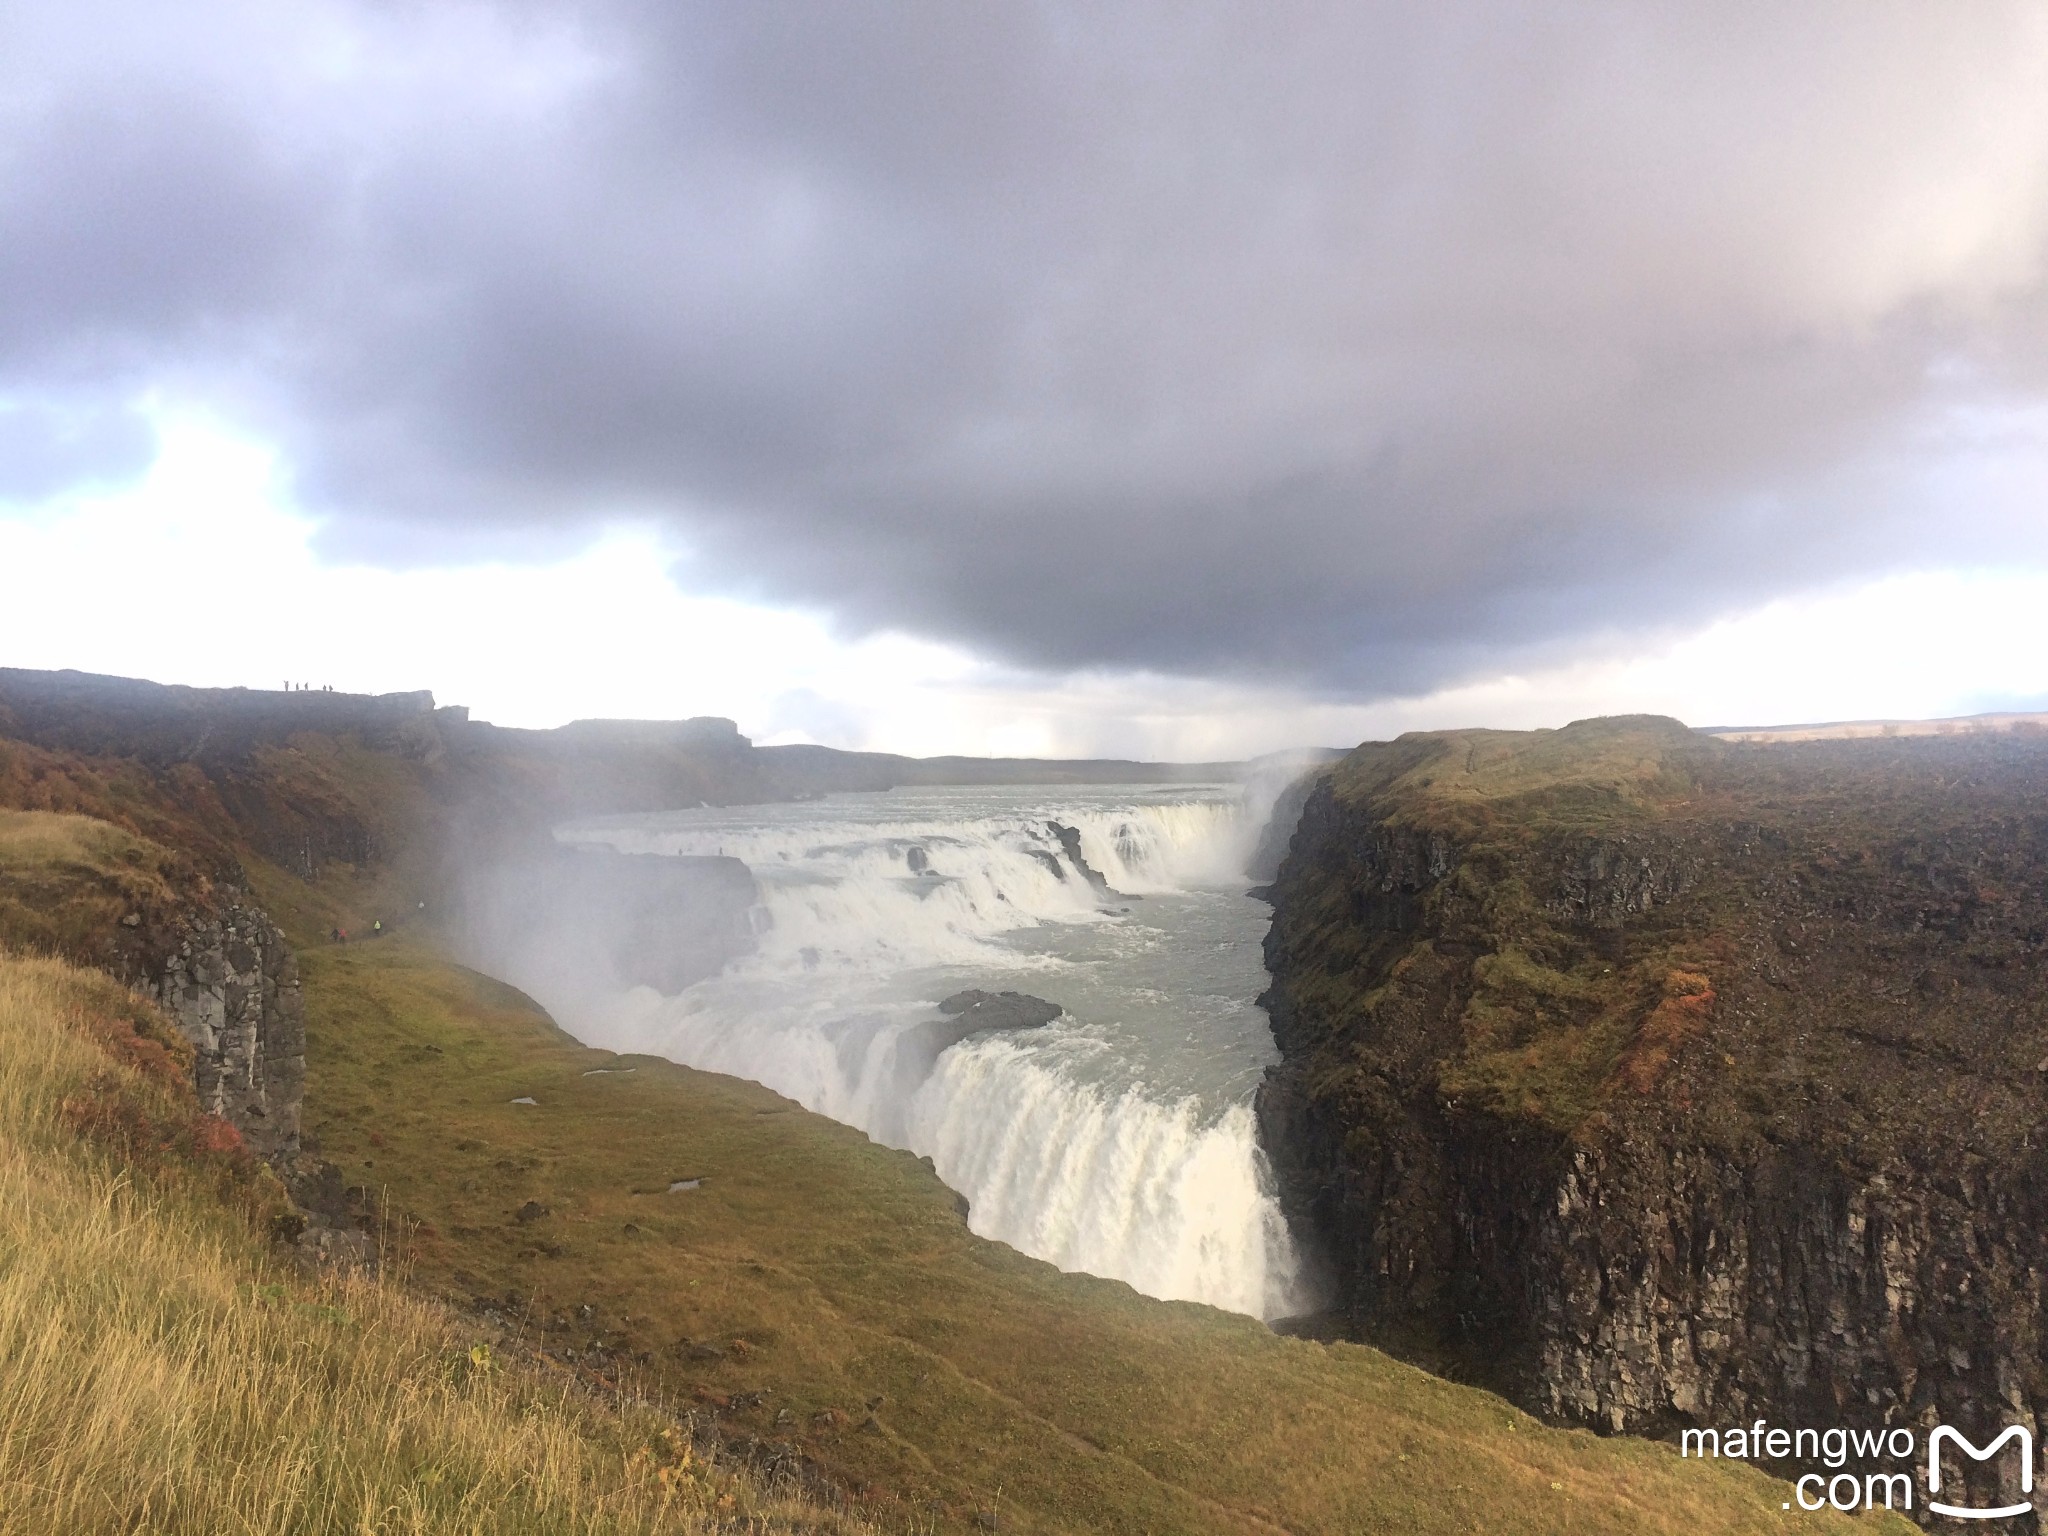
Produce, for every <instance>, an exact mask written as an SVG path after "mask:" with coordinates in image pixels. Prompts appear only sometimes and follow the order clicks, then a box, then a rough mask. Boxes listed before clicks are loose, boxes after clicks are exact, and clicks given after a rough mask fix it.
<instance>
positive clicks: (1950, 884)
mask: <svg viewBox="0 0 2048 1536" xmlns="http://www.w3.org/2000/svg"><path fill="white" fill-rule="evenodd" d="M1274 897H1275V901H1276V915H1275V920H1274V924H1273V928H1272V931H1271V934H1270V937H1269V939H1268V941H1267V958H1268V964H1269V967H1270V968H1271V970H1272V973H1273V977H1274V982H1273V986H1272V989H1271V991H1270V993H1269V994H1268V997H1267V1002H1268V1005H1269V1007H1270V1009H1271V1013H1272V1017H1273V1024H1274V1032H1275V1036H1276V1039H1277V1042H1278V1044H1279V1047H1280V1051H1281V1054H1282V1061H1281V1062H1280V1064H1279V1065H1277V1066H1275V1067H1274V1068H1272V1069H1270V1072H1269V1077H1268V1080H1267V1082H1266V1083H1265V1085H1264V1087H1263V1089H1262V1092H1261V1095H1260V1101H1259V1109H1260V1115H1261V1121H1262V1128H1263V1131H1264V1134H1265V1139H1266V1144H1267V1147H1268V1149H1269V1152H1270V1153H1271V1155H1272V1156H1273V1159H1274V1162H1275V1165H1276V1169H1277V1172H1278V1174H1279V1177H1280V1179H1281V1182H1282V1185H1283V1190H1284V1197H1285V1199H1286V1201H1287V1203H1288V1206H1289V1209H1290V1214H1291V1215H1292V1217H1293V1218H1294V1219H1295V1221H1296V1222H1297V1224H1298V1225H1299V1226H1301V1227H1302V1228H1303V1229H1305V1230H1306V1231H1308V1232H1310V1233H1312V1234H1313V1235H1314V1237H1315V1239H1316V1241H1317V1242H1318V1243H1319V1244H1320V1245H1321V1247H1322V1248H1323V1250H1324V1253H1325V1256H1326V1258H1327V1260H1328V1262H1329V1263H1330V1265H1331V1267H1332V1269H1333V1271H1334V1282H1335V1289H1336V1293H1337V1302H1336V1308H1335V1311H1334V1314H1333V1316H1332V1317H1331V1318H1330V1319H1328V1320H1327V1321H1328V1322H1329V1323H1330V1325H1332V1326H1333V1328H1334V1329H1335V1330H1336V1331H1341V1332H1344V1333H1347V1334H1349V1335H1350V1336H1352V1337H1355V1338H1360V1339H1367V1340H1371V1341H1374V1342H1377V1343H1380V1344H1383V1345H1386V1346H1389V1347H1391V1348H1393V1349H1395V1350H1396V1351H1397V1352H1401V1353H1405V1354H1407V1355H1409V1356H1410V1357H1411V1358H1415V1359H1418V1360H1420V1361H1422V1362H1423V1363H1426V1364H1430V1365H1433V1366H1435V1367H1437V1368H1439V1369H1444V1370H1447V1371H1449V1372H1450V1373H1452V1374H1456V1375H1461V1376H1464V1377H1466V1378H1467V1379H1472V1380H1477V1381H1483V1382H1485V1383H1487V1384H1488V1385H1491V1386H1494V1387H1496V1388H1497V1389H1499V1390H1501V1391H1503V1392H1504V1393H1506V1394H1507V1395H1509V1396H1510V1397H1512V1398H1514V1399H1515V1400H1517V1401H1519V1402H1521V1403H1522V1404H1524V1405H1525V1406H1527V1407H1529V1408H1530V1409H1532V1410H1533V1411H1535V1412H1538V1413H1540V1414H1542V1415H1544V1416H1546V1417H1548V1418H1551V1419H1553V1420H1562V1421H1567V1422H1578V1423H1584V1424H1590V1425H1593V1426H1596V1427H1598V1428H1601V1429H1604V1430H1610V1431H1622V1430H1626V1431H1631V1432H1648V1433H1660V1432H1669V1431H1671V1430H1674V1429H1677V1428H1679V1427H1682V1426H1686V1425H1702V1426H1715V1425H1729V1424H1734V1423H1747V1422H1749V1421H1751V1420H1753V1419H1755V1418H1758V1417H1762V1418H1767V1419H1769V1420H1770V1421H1771V1422H1772V1423H1776V1424H1800V1425H1831V1424H1846V1425H1851V1426H1873V1427H1874V1426H1877V1425H1880V1424H1883V1425H1909V1426H1914V1427H1916V1428H1918V1427H1921V1426H1931V1425H1933V1424H1936V1423H1941V1422H1948V1423H1954V1424H1958V1425H1966V1426H1976V1427H1978V1428H1980V1429H1983V1430H1989V1429H1990V1428H1991V1427H1992V1426H1994V1425H1997V1424H2003V1423H2011V1422H2017V1423H2022V1424H2025V1425H2027V1426H2028V1427H2029V1428H2030V1429H2031V1430H2033V1431H2034V1432H2035V1433H2036V1434H2037V1435H2038V1433H2039V1432H2040V1429H2041V1427H2042V1426H2041V1414H2042V1411H2043V1409H2044V1408H2048V1369H2044V1367H2048V1361H2044V1341H2048V1333H2044V1329H2043V1313H2042V1305H2043V1299H2044V1298H2043V1289H2042V1277H2043V1275H2044V1273H2048V1219H2044V1218H2048V1185H2044V1180H2043V1174H2044V1173H2048V1154H2044V1147H2048V1134H2044V1133H2048V992H2044V990H2043V988H2042V981H2043V968H2044V954H2048V737H2040V736H2036V735H2031V734H2028V733H2019V734H2013V735H2005V736H1999V737H1982V738H1979V737H1941V738H1921V739H1904V740H1897V741H1882V742H1866V741H1853V742H1851V741H1842V742H1834V741H1813V742H1802V743H1796V744H1773V745H1768V746H1745V745H1736V744H1729V743H1725V742H1720V741H1716V740H1713V739H1710V738H1707V737H1703V736H1701V735H1698V734H1696V733H1694V732H1692V731H1690V730H1688V729H1686V728H1685V727H1684V726H1682V725H1680V724H1679V723H1678V722H1676V721H1673V720H1665V719H1659V718H1653V717H1629V718H1620V719H1610V720H1593V721H1583V722H1579V723H1577V724H1574V725H1572V726H1568V727H1566V728H1565V729H1563V730H1559V731H1547V732H1532V733H1513V732H1491V731H1463V732H1446V733H1440V734H1427V735H1411V736H1404V737H1402V738H1401V739H1400V740H1398V741H1395V742H1391V743H1384V744H1371V745H1368V746H1365V747H1361V748H1360V749H1359V750H1358V751H1356V752H1354V753H1353V754H1352V755H1351V756H1350V757H1349V758H1347V759H1346V760H1345V761H1344V762H1342V763H1341V764H1339V765H1338V766H1337V767H1336V768H1335V769H1333V770H1332V771H1331V772H1330V773H1329V775H1328V776H1327V777H1326V778H1325V779H1323V780H1322V781H1321V782H1319V783H1318V785H1317V786H1316V788H1315V789H1314V791H1313V792H1312V793H1311V795H1310V796H1309V799H1308V802H1307V804H1306V806H1305V808H1304V811H1303V815H1302V819H1301V823H1300V826H1299V828H1298V830H1297V832H1296V835H1295V838H1294V841H1293V844H1292V847H1291V850H1290V852H1289V854H1288V857H1287V859H1286V861H1285V863H1284V865H1283V867H1282V869H1281V871H1280V874H1279V876H1278V879H1277V882H1276V885H1275V887H1274ZM1967 1470H1968V1472H1969V1474H1970V1475H1971V1476H1972V1477H1974V1478H1980V1479H1983V1478H1990V1477H1991V1476H1993V1474H1992V1473H1991V1472H1990V1471H1988V1470H1987V1469H1985V1468H1980V1467H1977V1466H1975V1465H1972V1466H1971V1467H1970V1468H1968V1469H1967ZM2010 1470H2011V1469H2009V1468H2007V1469H2003V1471H2004V1472H2010ZM1984 1491H1985V1492H1987V1493H1988V1492H1992V1491H1994V1489H1993V1488H1992V1487H1987V1488H1986V1489H1985V1490H1984ZM1919 1502H1920V1504H1921V1507H1924V1503H1925V1500H1924V1489H1923V1490H1922V1498H1921V1499H1920V1501H1919Z"/></svg>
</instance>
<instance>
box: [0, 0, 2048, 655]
mask: <svg viewBox="0 0 2048 1536" xmlns="http://www.w3.org/2000/svg"><path fill="white" fill-rule="evenodd" d="M273 9H277V8H273ZM128 14H129V13H128V12H125V11H123V10H122V9H121V8H119V7H114V8H110V9H106V10H101V11H91V10H80V11H79V12H78V13H77V15H78V17H79V18H80V19H79V20H78V21H77V22H76V23H75V25H74V27H73V29H72V31H71V32H70V33H59V32H50V31H46V32H45V33H42V34H39V35H38V36H37V37H35V38H30V39H27V40H26V43H28V44H32V45H33V46H24V47H22V48H20V49H17V50H16V51H15V53H16V57H17V58H18V59H20V60H21V61H22V62H20V63H18V64H17V66H16V68H18V69H20V70H22V71H23V72H24V74H26V73H28V72H30V71H35V72H37V76H38V78H40V79H44V80H55V81H57V82H58V87H57V88H55V89H44V90H42V91H41V92H40V93H27V94H23V93H19V92H17V93H16V95H15V97H14V98H13V99H16V100H30V99H33V100H34V101H35V102H36V103H37V104H36V105H34V106H32V107H29V108H20V107H17V108H16V109H14V111H13V113H12V115H11V116H10V117H7V118H5V119H0V136H4V137H0V143H4V145H5V151H4V158H0V219H4V223H0V230H4V231H5V233H4V234H0V295H11V296H12V297H11V298H10V297H0V388H4V389H5V390H7V391H8V392H10V393H12V394H14V395H15V396H17V397H20V396H24V395H30V394H33V393H34V392H36V391H38V390H55V389H58V388H60V387H61V388H64V389H70V390H73V391H76V390H78V389H80V388H85V387H95V386H96V387H99V388H102V389H104V390H105V391H108V392H109V394H110V397H112V396H114V395H117V394H119V393H120V392H124V391H132V390H133V389H134V388H135V387H136V385H137V383H138V381H164V380H168V381H171V382H173V383H175V384H176V385H177V386H178V387H180V388H183V389H187V390H194V391H201V392H206V391H211V392H213V393H214V394H215V395H216V396H217V397H218V398H219V399H221V400H223V401H225V402H227V403H229V404H230V405H231V406H232V408H233V409H234V410H236V411H237V412H238V413H239V414H240V415H242V416H243V417H244V418H245V419H246V420H248V421H250V422H251V423H252V424H253V425H255V426H257V427H258V428H259V429H261V430H263V431H264V432H266V433H267V434H269V435H270V436H272V437H274V438H275V439H276V440H277V441H278V442H279V443H281V444H282V445H283V446H284V447H285V449H286V451H287V454H288V459H289V462H290V464H291V466H292V468H293V471H294V474H295V476H296V484H297V486H298V489H299V493H300V495H301V496H302V497H303V498H304V499H305V500H306V502H307V503H308V505H310V506H313V507H316V508H318V509H320V510H323V511H325V512H327V513H329V514H330V515H331V517H332V521H331V523H330V524H329V527H328V530H327V533H326V540H327V547H328V548H329V549H330V550H331V551H333V552H335V553H337V554H346V555H349V556H351V557H357V558H361V557H368V558H372V559H379V560H385V561H397V562H404V561H409V560H423V559H444V558H456V557H460V556H462V555H463V554H465V553H467V552H471V551H482V550H489V549H512V550H544V549H549V548H557V547H560V545H559V542H558V541H560V540H562V539H563V538H565V537H567V538H573V537H575V536H576V534H577V530H578V529H580V528H583V527H586V526H590V525H593V524H595V523H596V522H597V521H599V520H602V519H605V518H610V517H616V516H620V515H638V516H652V517H658V518H661V519H664V520H667V521H669V522H671V523H672V524H673V525H674V526H675V527H676V528H677V529H678V531H679V533H680V534H681V536H682V537H683V538H684V540H685V541H686V542H687V543H688V544H689V545H690V546H691V548H692V550H693V554H692V556H691V558H690V559H689V560H687V561H686V562H684V563H683V564H682V565H681V566H680V567H679V568H678V576H679V579H681V580H684V581H686V582H689V583H693V584H696V585H699V586H702V587H705V588H712V589H717V590H726V591H745V592H748V593H752V594H756V595H760V596H764V597H769V598H775V599H784V600H790V601H797V602H803V603H807V604H814V605H821V606H824V607H826V608H828V609H830V610H831V611H832V612H834V613H835V614H837V615H838V617H839V619H840V621H841V623H842V624H844V625H845V626H846V627H847V628H848V629H850V630H861V629H866V628H875V627H899V628H906V629H911V630H915V631H920V632H924V633H928V634H934V635H941V636H947V637H953V638H958V639H961V640H964V641H966V642H968V643H970V644H973V645H976V646H978V647H981V648H983V649H985V650H988V651H991V652H993V653H996V654H999V655H1001V656H1003V657H1005V658H1008V659H1010V660H1013V661H1018V662H1022V663H1025V664H1029V665H1040V666H1055V667H1077V666H1108V667H1117V666H1147V667H1152V668H1156V669H1161V670H1168V671H1183V672H1196V673H1201V672H1209V673H1214V672H1232V673H1238V674H1246V675H1256V676H1264V677H1271V678H1277V679H1288V680H1292V681H1296V682H1301V683H1305V684H1308V685H1311V686H1314V687H1317V688H1321V689H1325V690H1329V691H1331V692H1334V693H1338V694H1349V695H1351V696H1359V695H1364V694H1371V693H1378V692H1382V691H1387V690H1394V689H1404V688H1416V687H1422V686H1426V685H1428V684H1430V683H1433V682H1438V681H1442V680H1445V679H1448V678H1451V677H1455V676H1458V675H1460V674H1461V673H1465V672H1469V671H1471V670H1474V669H1477V668H1483V667H1486V666H1492V665H1500V664H1502V663H1503V661H1504V659H1512V658H1515V657H1517V656H1522V657H1526V656H1527V655H1530V654H1535V653H1538V652H1542V651H1544V650H1546V648H1547V649H1550V650H1555V649H1556V648H1559V647H1565V648H1568V647H1569V646H1570V645H1571V644H1572V643H1573V642H1574V641H1575V640H1576V639H1578V638H1581V637H1584V636H1587V635H1589V634H1592V633H1595V632H1602V631H1610V630H1613V629H1617V628H1620V629H1629V628H1642V627H1645V626H1658V625H1671V624H1679V623H1685V622H1691V621H1696V620H1698V619H1701V618H1704V617H1706V616H1708V615H1711V614H1713V613H1715V612H1717V611H1720V610H1723V609H1725V608H1727V607H1728V606H1730V605H1734V604H1739V603H1744V602H1751V601H1756V600H1760V599H1762V598H1765V597H1769V596H1772V595H1776V594H1778V593H1781V592H1785V591H1788V590H1792V589H1794V588H1797V587H1800V586H1802V585H1807V584H1811V583H1814V582H1820V581H1826V580H1831V579H1835V578H1839V577H1842V576H1845V575H1854V574H1857V573H1859V572H1873V571H1879V570H1885V569H1891V568H1897V567H1899V566H1902V565H1908V564H1912V563H1915V562H1928V561H1939V560H1984V559H2039V558H2042V557H2043V555H2044V554H2048V551H2044V550H2043V549H2042V548H2041V547H2040V543H2039V533H2040V529H2039V527H2038V520H2037V519H2030V518H2029V517H2028V516H2024V515H2015V514H2014V512H2013V509H2012V506H2011V505H2009V504H2006V505H1994V504H1991V503H1989V502H1987V503H1985V504H1983V505H1975V504H1972V505H1955V504H1953V503H1952V502H1948V501H1944V500H1942V499H1941V498H1940V496H1939V495H1938V494H1937V492H1936V491H1935V490H1930V489H1929V488H1930V487H1939V485H1940V484H1941V483H1942V479H1941V475H1940V472H1939V471H1940V466H1941V465H1942V464H1943V463H1945V462H1947V461H1948V460H1949V459H1951V458H1953V457H1955V456H1957V455H1964V456H1967V454H1968V453H1969V452H1970V451H1971V449H1970V447H1969V443H1968V441H1967V440H1968V438H1969V430H1968V427H1967V420H1968V417H1969V413H1970V411H1972V410H1973V409H1982V410H1995V409H1999V408H2002V407H2004V406H2007V405H2009V404H2011V403H2013V402H2025V401H2028V400H2032V399H2037V398H2038V397H2039V394H2040V392H2041V390H2042V388H2043V386H2044V384H2048V380H2044V379H2043V377H2042V367H2043V359H2044V358H2048V348H2044V347H2043V345H2042V343H2043V342H2044V341H2048V294H2044V287H2043V267H2042V262H2043V256H2044V237H2048V174H2044V172H2048V106H2044V105H2043V103H2044V102H2048V23H2044V20H2043V18H2042V16H2041V13H2040V12H2038V11H2037V10H2034V9H2032V8H2030V7H2025V6H1994V5H1985V6H1980V7H1973V8H1970V9H1968V10H1963V9H1960V8H1943V7H1932V6H1930V7H1892V8H1885V9H1882V10H1874V9H1872V8H1869V7H1867V6H1862V5H1846V4H1845V5H1835V6H1827V5H1821V6H1810V7H1801V8H1797V9H1796V10H1789V9H1783V8H1777V9H1772V8H1754V9H1741V10H1729V9H1727V8H1710V9H1703V8H1697V7H1681V6H1668V7H1666V6H1635V7H1593V6H1584V7H1555V6H1521V5H1493V6H1480V7H1466V8H1449V7H1436V6H1421V5H1415V6H1401V5H1382V6H1371V7H1358V6H1337V5H1323V6H1309V5H1284V4H1283V5H1272V6H1263V7H1256V8H1245V7H1227V8H1226V7H1213V8H1212V7H1189V6H1181V5H1174V6H1165V5H1159V6H1154V5H1143V4H1130V5H1124V6H1118V7H1102V6H1095V5H1071V4H1052V3H1046V4H1038V5H1024V4H1019V5H1014V6H986V7H963V6H958V5H953V4H941V3H930V4H923V5H900V4H899V5H890V6H881V5H857V4H847V5H826V6H819V5H804V6H794V5H777V4H760V5H749V6H729V5H676V4H667V3H661V4H657V3H654V0H646V3H644V4H632V3H627V0H617V3H602V0H591V3H589V4H587V5H582V6H568V5H557V6H548V5H541V4H525V5H518V6H510V5H508V6H506V7H505V8H503V9H502V10H499V11H495V12H493V11H488V10H475V9H472V10H461V11H457V10H451V9H444V8H436V7H431V6H422V7H388V6H367V5H366V6H364V7H362V8H361V9H360V10H358V11H355V12H349V11H347V10H346V9H342V10H338V11H337V10H321V11H318V12H315V11H313V10H311V9H308V10H305V11H292V12H288V13H287V14H289V15H292V16H295V17H297V18H298V19H299V21H300V23H301V25H302V26H304V27H306V28H312V27H313V26H314V24H315V22H316V20H318V19H319V18H326V20H324V21H320V22H319V24H320V25H325V26H341V27H342V28H343V30H344V32H346V33H347V36H348V38H349V40H350V45H351V47H353V49H354V53H353V54H350V55H349V57H351V58H353V59H355V60H356V67H355V71H354V73H350V72H348V71H345V70H344V71H339V72H337V70H336V69H335V68H334V67H333V65H332V63H331V60H328V61H326V62H323V56H321V55H320V53H319V50H317V49H312V48H308V47H305V46H301V45H302V43H303V38H299V37H296V36H295V35H294V34H293V33H292V32H291V30H290V29H289V28H288V27H284V26H281V25H279V24H275V23H272V24H269V25H266V26H249V27H242V28H239V29H238V28H236V27H234V26H231V25H230V24H231V23H233V22H235V21H236V19H237V18H238V17H239V18H243V19H244V20H246V17H247V16H248V15H250V14H254V13H252V12H243V11H239V10H236V9H234V8H232V7H228V6H225V5H222V6H219V7H218V8H216V9H213V10H209V9H207V8H205V7H201V8H199V10H197V11H195V12H193V13H191V14H192V16H193V17H194V20H193V22H192V31H193V33H194V34H195V36H196V40H194V38H188V39H187V42H186V45H185V47H184V48H183V50H182V51H180V50H179V49H178V48H176V47H172V48H169V49H168V51H167V52H166V53H164V54H163V55H162V56H161V57H152V56H149V55H147V54H146V53H144V54H139V55H137V54H122V55H121V56H120V57H119V58H117V59H116V61H115V63H114V64H108V63H106V62H105V61H104V60H103V59H102V58H101V57H100V55H99V52H98V51H96V50H94V49H93V48H91V47H89V46H87V43H89V42H90V41H91V36H90V34H91V29H94V28H98V29H113V28H117V27H118V26H119V25H120V24H121V21H122V19H123V17H124V16H126V15H128ZM336 16H340V17H342V18H343V20H342V21H340V22H336V21H334V20H333V18H334V17H336ZM210 24H218V32H217V35H213V36H208V35H206V34H207V28H208V26H209V25H210ZM81 35H84V36H85V39H86V41H85V42H83V43H82V42H81V41H80V36H81ZM0 40H4V39H0ZM17 41H22V40H19V39H18V40H17ZM344 51H345V50H344ZM0 68H4V66H0ZM0 95H4V92H0ZM1959 421H1961V422H1963V423H1964V424H1963V425H1957V423H1958V422H1959ZM5 451H6V450H5V449H4V447H0V453H4V452H5ZM2028 454H2032V455H2033V460H2028V462H2033V461H2037V460H2038V459H2039V458H2040V456H2041V445H2040V444H2038V443H2035V444H2032V445H2031V446H2030V447H2029V446H2027V445H2022V448H2021V450H2019V456H2020V458H2021V459H2022V460H2026V459H2027V455H2028Z"/></svg>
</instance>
